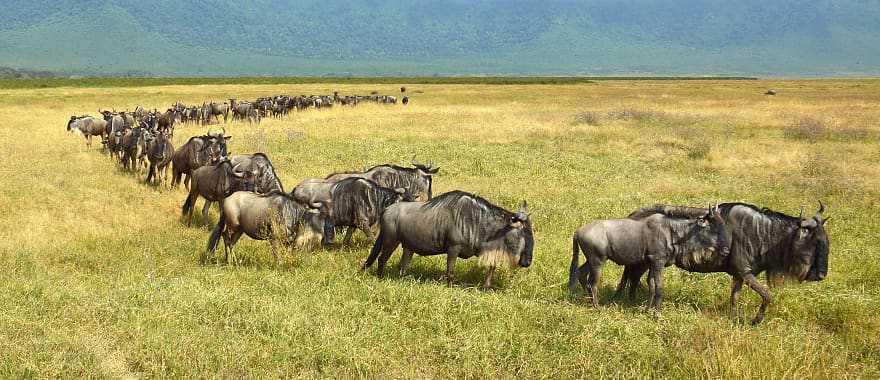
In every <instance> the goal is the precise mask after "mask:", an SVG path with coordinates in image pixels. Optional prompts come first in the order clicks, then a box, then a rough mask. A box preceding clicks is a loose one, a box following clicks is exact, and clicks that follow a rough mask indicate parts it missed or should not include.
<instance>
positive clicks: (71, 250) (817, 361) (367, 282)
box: [0, 80, 880, 378]
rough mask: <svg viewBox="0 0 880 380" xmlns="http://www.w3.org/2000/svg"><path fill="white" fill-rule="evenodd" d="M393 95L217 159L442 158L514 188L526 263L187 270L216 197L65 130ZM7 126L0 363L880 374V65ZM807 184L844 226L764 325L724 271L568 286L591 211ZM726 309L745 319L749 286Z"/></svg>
mask: <svg viewBox="0 0 880 380" xmlns="http://www.w3.org/2000/svg"><path fill="white" fill-rule="evenodd" d="M401 84H404V85H407V87H408V88H409V90H410V92H411V96H412V103H411V104H410V105H409V106H407V107H403V106H391V107H383V106H376V105H362V106H359V107H357V108H354V109H343V108H341V107H337V108H334V109H332V110H327V111H308V112H305V113H301V114H296V115H294V116H292V117H289V118H287V119H284V120H271V119H265V120H264V122H263V124H262V125H260V126H248V125H244V124H232V125H226V131H227V133H229V134H232V135H233V136H234V137H233V138H232V140H231V141H230V149H231V150H232V151H233V152H253V151H264V152H268V153H269V154H270V156H271V157H272V159H273V161H274V163H275V166H276V168H277V170H278V172H279V173H280V176H281V178H282V179H283V180H284V185H285V187H286V188H288V189H290V188H292V187H293V186H294V185H295V184H296V182H298V180H299V179H301V178H305V177H313V176H320V175H324V174H326V173H328V172H331V171H336V170H343V169H353V168H361V167H363V166H365V165H370V164H377V163H386V162H397V163H403V162H406V161H407V160H408V158H409V157H411V156H412V155H413V154H416V155H418V157H419V158H421V159H425V160H430V159H433V160H435V161H436V162H437V163H438V164H439V165H440V166H442V169H441V174H442V175H441V176H440V177H438V178H437V179H436V181H435V186H436V189H435V192H436V193H439V192H442V191H447V190H452V189H464V190H468V191H472V192H476V193H478V194H480V195H482V196H484V197H486V198H488V199H490V200H493V201H494V202H496V203H497V204H500V205H503V206H506V207H508V208H512V207H514V206H515V205H516V204H517V203H518V201H519V200H521V199H527V200H528V201H529V204H530V207H531V211H532V218H533V219H534V225H535V234H536V239H537V245H536V249H535V262H534V264H533V266H532V267H531V268H529V269H528V270H521V271H519V272H516V273H510V272H507V271H505V272H504V273H503V274H502V276H501V277H500V281H499V282H498V284H497V287H498V288H497V289H496V290H494V291H489V292H482V291H478V290H476V289H475V287H476V286H477V285H478V284H479V281H480V280H481V278H482V270H481V269H480V268H479V267H478V265H476V263H475V262H469V261H464V262H460V264H459V266H458V268H457V273H458V274H459V278H460V286H458V287H453V288H447V287H446V286H445V282H444V281H443V278H442V271H443V269H442V267H443V265H442V258H416V259H415V260H414V263H413V268H412V271H411V272H412V274H411V275H410V276H408V277H405V278H398V277H397V276H396V275H391V276H388V277H387V278H385V279H378V278H376V277H375V276H374V275H373V274H363V273H360V272H359V271H358V270H357V268H358V266H359V264H360V263H361V262H362V260H363V259H364V258H365V256H366V255H367V250H368V247H369V245H370V242H367V241H365V238H364V237H363V236H362V235H359V240H357V244H356V246H355V247H352V248H336V249H333V250H330V251H317V252H312V253H304V252H294V253H291V254H290V255H288V257H287V258H286V260H285V263H284V265H283V266H281V267H274V266H273V265H272V264H271V259H270V257H271V254H270V253H269V248H268V245H267V244H265V243H262V242H254V241H250V240H247V239H243V240H242V242H241V243H239V245H238V246H237V252H238V253H239V255H242V256H244V263H243V264H242V265H239V266H225V265H220V266H217V265H212V264H209V265H201V264H199V261H198V256H199V253H200V251H201V250H202V249H203V248H204V246H205V244H206V240H207V234H208V228H209V224H210V223H212V222H213V221H214V220H216V217H217V216H216V211H215V212H212V214H211V217H210V219H211V220H209V221H205V222H206V223H204V224H203V226H202V227H192V228H187V227H186V226H185V224H183V223H182V222H181V221H180V217H179V215H180V205H181V204H182V203H183V199H184V194H183V192H182V191H180V190H167V189H164V188H153V187H148V186H145V185H143V184H142V183H141V182H140V178H139V179H138V180H136V179H135V178H133V177H132V176H131V175H129V174H126V173H123V172H121V171H118V170H117V169H116V168H115V167H114V165H113V164H112V163H111V162H110V160H109V159H107V158H106V156H103V155H102V154H101V153H100V152H99V151H98V150H97V149H92V150H86V149H85V147H84V143H83V141H82V139H81V138H78V137H76V136H73V135H70V134H67V133H66V132H65V130H64V125H65V122H66V120H67V118H68V117H69V116H70V115H71V114H82V113H92V114H96V112H97V110H98V108H110V107H115V108H116V109H123V108H132V107H133V106H134V105H136V104H142V105H146V106H149V107H162V106H166V105H168V104H171V103H172V102H173V101H176V100H183V101H184V102H201V101H202V100H205V99H225V98H228V97H229V96H233V95H234V96H236V97H238V98H240V99H241V98H255V97H257V96H261V95H268V94H277V93H291V94H298V93H329V92H332V91H334V90H338V91H341V92H342V93H352V92H356V93H368V92H369V91H372V90H378V91H380V92H383V93H391V92H394V91H395V90H396V88H397V86H399V85H401ZM770 87H772V88H774V89H776V90H777V91H778V92H779V95H777V96H775V97H769V96H763V95H761V94H762V93H763V92H764V90H766V89H767V88H770ZM415 90H421V91H422V92H421V93H417V92H416V91H415ZM0 122H2V123H0V160H2V163H3V165H2V169H0V174H2V176H0V209H2V210H3V211H4V212H3V213H0V265H2V267H3V268H2V269H0V302H2V305H3V307H2V309H0V310H2V311H0V377H5V378H10V377H80V376H85V375H87V376H95V377H122V378H130V377H190V376H199V377H224V378H233V377H243V376H248V377H342V378H350V377H361V376H365V377H383V378H384V377H388V378H397V377H409V378H413V377H416V378H486V377H490V378H512V377H514V376H516V377H523V378H542V377H553V378H594V377H598V376H608V377H640V378H645V377H658V376H662V377H673V378H683V377H711V378H746V377H749V378H752V377H761V378H801V377H811V378H841V377H843V378H876V377H878V376H880V365H878V363H880V319H878V317H877V316H878V315H880V260H878V259H880V256H878V250H877V246H878V243H880V238H878V235H877V231H878V227H880V221H878V218H877V217H876V215H878V212H880V204H878V202H877V200H878V195H880V194H878V189H880V167H878V165H877V162H878V161H880V149H878V147H880V145H878V138H880V127H878V124H880V81H877V80H845V81H830V80H829V81H825V80H816V81H773V82H768V81H699V82H691V81H686V82H677V81H602V82H596V83H584V84H569V85H506V86H496V85H449V84H440V85H436V84H406V83H394V84H352V83H345V84H326V83H314V84H297V85H279V84H271V85H270V84H266V85H258V84H248V85H241V84H238V85H181V86H161V87H114V88H100V87H98V88H75V87H60V88H53V89H3V90H0ZM203 132H204V128H203V127H196V126H190V127H183V128H180V129H178V130H177V133H176V136H175V139H176V142H177V143H178V144H179V143H180V142H182V141H183V140H184V139H185V138H186V137H187V136H190V135H194V134H198V133H203ZM818 199H821V200H823V201H824V202H826V204H827V205H828V207H829V211H828V213H829V215H833V219H832V220H831V221H830V222H829V223H828V226H827V228H828V231H829V235H830V239H831V262H830V268H829V277H828V279H827V280H825V281H823V282H820V283H809V284H788V285H786V286H783V287H779V288H775V289H774V290H773V294H774V304H773V305H772V307H771V309H770V313H769V315H768V320H766V321H765V322H764V323H763V324H762V325H760V326H757V327H750V326H742V325H737V324H733V323H731V321H730V320H729V319H728V318H727V315H728V308H727V305H726V303H727V297H728V289H729V279H728V277H727V276H726V275H722V274H717V275H703V274H690V273H684V272H682V271H679V270H676V269H671V270H669V271H668V272H667V276H666V298H665V304H664V309H663V312H662V314H660V315H659V316H656V317H654V316H651V315H648V314H645V313H643V311H642V307H641V303H638V302H637V303H629V302H617V303H615V302H613V300H612V299H611V292H612V290H613V289H612V287H613V286H614V285H615V283H616V279H617V277H618V276H619V274H620V273H621V269H620V268H619V267H617V266H616V265H614V264H609V265H606V268H605V271H604V282H603V290H602V293H603V299H602V304H603V306H602V307H601V308H600V309H598V310H596V309H593V308H591V307H589V306H587V305H586V303H585V302H584V301H583V299H582V298H581V297H571V296H569V295H568V293H567V290H566V289H565V285H564V282H565V280H566V276H567V268H568V261H569V260H570V257H571V253H570V247H569V242H570V240H569V238H570V236H571V233H572V231H573V230H574V229H575V228H577V227H578V226H580V225H581V224H583V223H586V222H588V221H590V220H594V219H597V218H609V217H619V216H623V215H626V214H627V213H628V212H629V211H631V210H633V209H635V208H637V207H641V206H644V205H648V204H652V203H655V202H668V203H676V204H693V205H705V204H707V203H709V202H717V201H745V202H749V203H754V204H758V205H763V206H767V207H770V208H773V209H775V210H779V211H783V212H787V213H790V214H795V213H797V211H798V209H799V208H800V206H801V205H808V207H810V208H813V207H815V206H816V201H817V200H818ZM200 206H201V203H199V207H200ZM398 258H399V253H398V254H397V255H395V256H394V257H393V258H392V260H391V262H390V264H391V265H392V266H394V265H396V263H397V259H398ZM644 298H645V295H644V293H642V294H640V297H639V300H640V301H639V302H642V301H643V300H644ZM741 302H742V304H743V307H744V308H745V310H747V312H749V313H752V312H754V311H755V308H756V307H757V305H758V297H757V296H756V295H755V294H753V293H749V292H744V296H743V297H742V299H741Z"/></svg>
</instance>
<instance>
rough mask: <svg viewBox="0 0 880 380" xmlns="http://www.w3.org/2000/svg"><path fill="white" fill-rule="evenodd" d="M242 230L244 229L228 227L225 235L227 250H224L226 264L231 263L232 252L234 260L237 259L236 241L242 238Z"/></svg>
mask: <svg viewBox="0 0 880 380" xmlns="http://www.w3.org/2000/svg"><path fill="white" fill-rule="evenodd" d="M242 232H243V231H242V230H234V231H233V230H230V229H228V228H227V229H226V234H225V235H224V236H223V245H224V246H225V248H226V250H225V251H224V253H225V257H224V258H223V261H225V262H226V264H229V256H230V254H231V256H232V260H233V261H235V243H237V242H238V239H239V238H241V234H242ZM218 264H219V263H218Z"/></svg>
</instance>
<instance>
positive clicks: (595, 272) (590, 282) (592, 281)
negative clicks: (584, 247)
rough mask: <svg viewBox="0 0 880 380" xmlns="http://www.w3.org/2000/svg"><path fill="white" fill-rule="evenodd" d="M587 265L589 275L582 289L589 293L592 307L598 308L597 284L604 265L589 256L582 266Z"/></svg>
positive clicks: (600, 278)
mask: <svg viewBox="0 0 880 380" xmlns="http://www.w3.org/2000/svg"><path fill="white" fill-rule="evenodd" d="M588 264H589V271H590V272H589V273H590V275H589V276H588V277H587V281H586V286H584V289H587V290H588V291H589V293H590V298H591V299H592V301H593V307H596V308H598V307H599V283H600V282H601V281H602V264H604V262H603V260H602V259H601V258H599V257H598V256H596V255H589V256H588V257H587V262H586V263H585V264H584V265H588ZM584 269H586V268H584Z"/></svg>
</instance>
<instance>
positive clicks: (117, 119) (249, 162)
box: [67, 89, 829, 324]
mask: <svg viewBox="0 0 880 380" xmlns="http://www.w3.org/2000/svg"><path fill="white" fill-rule="evenodd" d="M402 91H403V89H402ZM404 100H408V99H404ZM361 101H372V102H376V103H390V104H394V103H396V102H397V99H396V98H395V97H392V96H384V95H378V94H372V95H370V96H366V97H364V96H339V94H338V93H334V94H333V95H332V96H296V97H287V96H276V97H271V98H259V99H257V100H256V101H253V102H246V101H237V100H236V99H230V101H229V103H214V102H205V103H203V104H202V105H201V106H197V107H187V106H185V105H184V104H182V103H181V102H177V103H175V104H174V105H173V106H172V107H171V108H169V109H168V110H167V111H166V112H164V113H160V112H156V111H153V112H146V111H144V109H143V108H142V107H137V108H136V109H135V111H133V112H119V113H117V112H112V111H102V112H101V114H102V116H103V117H102V118H96V117H89V116H84V117H71V119H70V120H69V121H68V124H67V130H68V131H76V132H79V133H81V134H82V135H83V136H84V137H85V138H86V145H87V146H88V147H90V146H91V139H92V137H93V136H99V137H100V138H101V139H102V144H103V145H104V150H105V151H106V152H108V153H109V154H110V156H111V157H113V158H114V159H115V160H116V161H117V162H118V163H119V165H120V166H121V167H123V168H126V169H127V170H131V171H133V172H135V173H137V172H139V171H140V170H141V168H142V167H145V166H147V165H148V174H147V177H146V182H148V183H155V184H159V183H167V169H168V167H169V166H171V167H172V168H173V176H172V181H171V184H170V185H171V187H172V188H176V187H178V186H179V184H180V182H183V183H184V187H185V188H186V190H187V192H188V195H187V197H186V201H185V202H184V204H183V206H182V214H183V217H184V219H185V220H186V223H187V224H189V221H190V220H191V218H192V212H193V208H194V207H195V202H196V200H197V199H198V198H199V197H201V198H204V199H205V205H204V207H203V210H202V213H203V219H207V213H208V209H209V207H210V205H211V204H212V203H213V202H216V203H219V205H220V216H219V220H218V222H217V224H216V226H215V227H214V228H213V230H212V231H211V233H210V236H209V238H208V244H207V249H206V251H205V255H204V257H205V258H206V259H215V258H214V256H215V251H216V248H217V246H218V245H219V242H220V239H221V238H222V240H223V243H224V252H225V255H224V256H225V261H226V262H229V256H230V254H231V255H232V256H233V261H235V255H234V251H233V247H234V246H235V244H236V242H237V241H238V240H239V238H240V237H241V235H242V234H246V235H247V236H249V237H251V238H252V239H257V240H267V241H268V242H269V243H270V247H271V250H272V253H273V255H274V257H275V260H276V261H278V260H279V256H278V248H279V247H280V246H284V247H288V248H289V247H296V248H305V247H313V246H316V245H318V244H322V245H323V246H325V247H327V246H331V245H332V244H333V243H334V238H335V230H336V229H337V228H345V229H346V231H345V238H344V239H343V242H342V244H343V245H348V244H350V243H351V239H352V234H353V233H354V232H355V230H360V231H362V232H363V233H364V234H365V235H366V236H367V238H368V239H369V240H370V241H374V243H373V247H372V249H371V250H370V253H369V256H368V257H367V260H366V262H365V263H364V264H363V267H362V269H363V270H365V271H366V270H367V269H369V268H370V267H371V266H372V265H373V264H374V263H375V264H377V274H378V275H379V276H382V275H383V274H384V270H385V264H386V263H387V261H388V259H389V258H390V256H391V255H392V254H393V252H394V251H395V250H396V249H397V247H398V246H402V248H403V254H402V257H401V259H400V264H399V271H400V275H401V276H403V275H405V274H406V272H407V268H408V266H409V264H410V261H411V259H412V256H413V254H418V255H422V256H426V255H441V254H445V255H446V281H447V284H448V285H450V286H451V285H452V284H453V282H454V272H453V270H454V266H455V262H456V260H457V259H458V258H462V259H467V258H470V257H477V258H478V260H479V263H480V265H481V266H484V267H486V268H487V272H486V277H485V280H484V281H483V284H482V287H483V288H486V289H488V288H490V287H491V284H492V277H493V275H494V273H495V271H496V268H497V267H498V266H502V265H508V266H510V267H512V268H518V267H529V266H530V265H531V264H532V261H533V251H534V246H535V239H534V236H533V233H532V227H533V226H532V218H531V217H530V214H529V210H528V205H527V204H526V202H525V201H523V202H522V204H521V205H520V207H519V208H518V209H517V210H516V211H510V210H506V209H504V208H501V207H499V206H496V205H494V204H492V203H491V202H490V201H488V200H486V199H483V198H482V197H479V196H477V195H475V194H472V193H468V192H465V191H458V190H456V191H451V192H447V193H444V194H441V195H438V196H436V197H435V196H434V195H433V191H432V189H433V182H434V176H436V175H437V174H438V173H439V167H436V166H435V165H434V164H433V163H419V162H417V161H416V160H415V158H413V159H412V160H411V162H410V164H411V167H404V166H398V165H394V164H383V165H377V166H373V167H371V168H364V170H362V171H349V172H341V173H331V174H329V175H328V176H326V177H324V178H308V179H305V180H302V181H301V182H300V183H299V184H298V185H297V186H296V187H294V188H293V189H292V190H291V191H290V192H285V190H284V186H283V185H282V182H281V180H280V179H279V178H278V176H277V174H276V172H275V169H274V167H273V165H272V162H271V160H270V159H269V157H268V156H267V155H266V154H265V153H253V154H239V155H230V154H229V152H228V150H227V141H228V140H229V139H230V138H231V137H232V136H229V135H227V134H226V130H225V128H224V129H221V131H220V132H208V133H206V134H204V135H200V136H193V137H191V138H189V139H188V140H187V142H186V143H184V144H183V145H182V146H180V147H179V148H177V149H175V148H174V146H173V145H172V143H171V136H172V134H173V130H174V125H175V124H176V123H181V122H200V123H210V122H211V120H212V118H213V120H215V121H218V122H219V116H223V118H224V120H226V118H227V117H228V114H229V113H230V112H231V113H232V117H233V119H234V120H244V121H250V122H259V120H260V118H262V117H264V116H273V117H283V116H284V115H286V114H287V113H288V112H290V110H294V109H295V110H298V111H302V110H305V109H307V108H309V107H313V108H323V107H331V106H332V105H333V104H339V105H347V106H352V105H356V104H358V102H361ZM160 177H161V180H160ZM824 211H825V206H824V205H823V204H822V203H821V202H819V208H818V210H817V211H816V212H815V213H813V214H812V215H807V214H805V211H804V209H803V208H802V209H801V212H800V215H799V216H790V215H786V214H783V213H779V212H776V211H772V210H769V209H766V208H761V207H757V206H754V205H750V204H744V203H722V204H717V205H715V206H710V207H707V208H701V207H689V206H672V205H654V206H651V207H647V208H641V209H638V210H635V211H633V212H632V213H631V214H629V215H628V216H627V217H625V218H620V219H608V220H598V221H594V222H592V223H589V224H587V225H584V226H582V227H580V228H578V229H577V230H576V231H575V233H574V235H573V237H572V257H571V265H570V268H569V278H568V286H569V289H570V290H571V291H572V292H575V291H576V287H577V284H578V283H580V285H581V287H582V288H583V289H584V290H585V292H586V294H587V296H588V297H589V298H590V299H591V301H592V304H593V306H595V307H598V305H599V303H598V301H599V293H598V288H599V285H600V279H601V271H602V266H603V264H604V262H605V261H606V260H611V261H613V262H615V263H617V264H618V265H622V266H624V272H623V275H622V276H621V279H620V281H619V283H618V286H617V291H616V294H615V296H616V297H620V296H622V295H623V293H624V292H625V291H626V290H627V289H629V297H630V298H633V297H634V296H635V293H636V290H637V289H638V287H639V284H640V281H641V278H642V276H643V275H645V274H646V273H647V283H648V292H649V296H648V301H647V308H648V309H659V308H660V305H661V300H662V297H663V288H664V287H663V271H664V270H665V268H666V267H669V266H673V265H674V266H676V267H678V268H680V269H683V270H685V271H690V272H704V273H712V272H717V273H722V272H723V273H727V274H729V275H730V276H731V277H732V285H731V294H730V308H731V314H732V315H733V317H734V318H735V319H738V317H739V316H738V312H737V307H736V303H737V298H738V296H739V294H740V291H741V289H742V286H743V284H746V285H748V286H749V287H750V288H751V289H753V290H754V291H755V292H757V293H758V294H759V295H760V296H761V299H762V302H761V306H760V309H759V311H758V314H757V315H756V316H755V317H754V318H753V319H752V323H753V324H757V323H760V322H761V321H762V320H763V318H764V314H765V312H766V309H767V307H768V306H769V304H770V301H771V298H770V293H769V291H768V289H767V288H766V287H765V286H764V285H762V284H761V283H760V282H759V280H758V279H757V276H758V275H760V274H761V273H764V272H766V273H767V274H768V278H769V277H770V276H775V275H786V276H790V277H793V278H795V279H797V280H798V281H820V280H822V279H824V278H825V276H826V275H827V270H828V255H829V240H828V236H827V234H826V232H825V227H824V226H825V223H826V222H827V221H828V219H829V218H827V217H826V216H824ZM376 225H378V227H379V228H378V229H379V233H378V236H376V237H374V233H373V228H374V226H376ZM581 255H583V256H584V258H585V259H586V262H585V263H584V264H583V265H581V264H580V257H581Z"/></svg>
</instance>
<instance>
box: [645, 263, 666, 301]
mask: <svg viewBox="0 0 880 380" xmlns="http://www.w3.org/2000/svg"><path fill="white" fill-rule="evenodd" d="M648 276H649V277H648V278H649V279H650V280H651V289H650V291H651V295H650V298H648V309H651V308H654V310H660V304H661V302H663V263H662V262H660V261H655V262H652V263H651V269H650V271H649V272H648Z"/></svg>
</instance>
